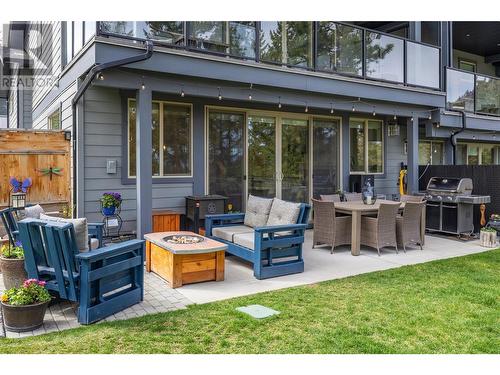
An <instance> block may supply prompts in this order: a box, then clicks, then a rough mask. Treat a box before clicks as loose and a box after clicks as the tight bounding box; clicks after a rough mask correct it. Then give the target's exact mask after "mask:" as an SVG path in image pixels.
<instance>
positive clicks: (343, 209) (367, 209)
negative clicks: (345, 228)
mask: <svg viewBox="0 0 500 375" xmlns="http://www.w3.org/2000/svg"><path fill="white" fill-rule="evenodd" d="M382 203H394V201H389V200H385V199H378V200H377V201H376V202H375V203H374V204H364V203H363V202H362V201H351V202H335V212H336V213H341V214H347V215H351V216H352V229H351V254H352V255H359V254H360V249H361V243H360V238H361V231H362V230H363V228H361V216H363V215H377V214H378V210H379V208H380V204H382ZM404 207H405V202H401V205H400V211H402V210H403V209H404ZM394 230H396V228H394ZM420 230H421V231H422V238H424V236H423V235H424V233H425V210H424V211H423V212H422V220H421V223H420Z"/></svg>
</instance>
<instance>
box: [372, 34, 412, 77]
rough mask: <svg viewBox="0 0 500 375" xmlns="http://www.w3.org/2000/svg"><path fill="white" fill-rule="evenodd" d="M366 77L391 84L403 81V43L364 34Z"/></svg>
mask: <svg viewBox="0 0 500 375" xmlns="http://www.w3.org/2000/svg"><path fill="white" fill-rule="evenodd" d="M365 42H366V46H365V48H366V75H367V76H368V77H370V78H376V79H382V80H385V81H392V82H401V83H402V82H403V79H404V66H403V61H404V56H403V55H404V42H403V40H402V39H398V38H394V37H391V36H388V35H384V34H379V33H375V32H371V31H367V32H366V41H365Z"/></svg>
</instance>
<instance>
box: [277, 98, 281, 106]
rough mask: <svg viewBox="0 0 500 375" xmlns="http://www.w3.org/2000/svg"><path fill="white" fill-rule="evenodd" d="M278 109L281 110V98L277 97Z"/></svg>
mask: <svg viewBox="0 0 500 375" xmlns="http://www.w3.org/2000/svg"><path fill="white" fill-rule="evenodd" d="M278 108H281V96H280V97H278Z"/></svg>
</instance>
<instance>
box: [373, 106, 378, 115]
mask: <svg viewBox="0 0 500 375" xmlns="http://www.w3.org/2000/svg"><path fill="white" fill-rule="evenodd" d="M372 115H373V116H376V115H377V112H375V107H373V112H372Z"/></svg>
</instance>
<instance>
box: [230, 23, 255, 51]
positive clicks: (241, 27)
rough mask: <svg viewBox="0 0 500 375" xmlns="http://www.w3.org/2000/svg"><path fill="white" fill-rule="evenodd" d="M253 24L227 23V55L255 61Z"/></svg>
mask: <svg viewBox="0 0 500 375" xmlns="http://www.w3.org/2000/svg"><path fill="white" fill-rule="evenodd" d="M255 39H256V30H255V22H229V54H230V55H233V56H238V57H246V58H250V59H255V42H256V40H255Z"/></svg>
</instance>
